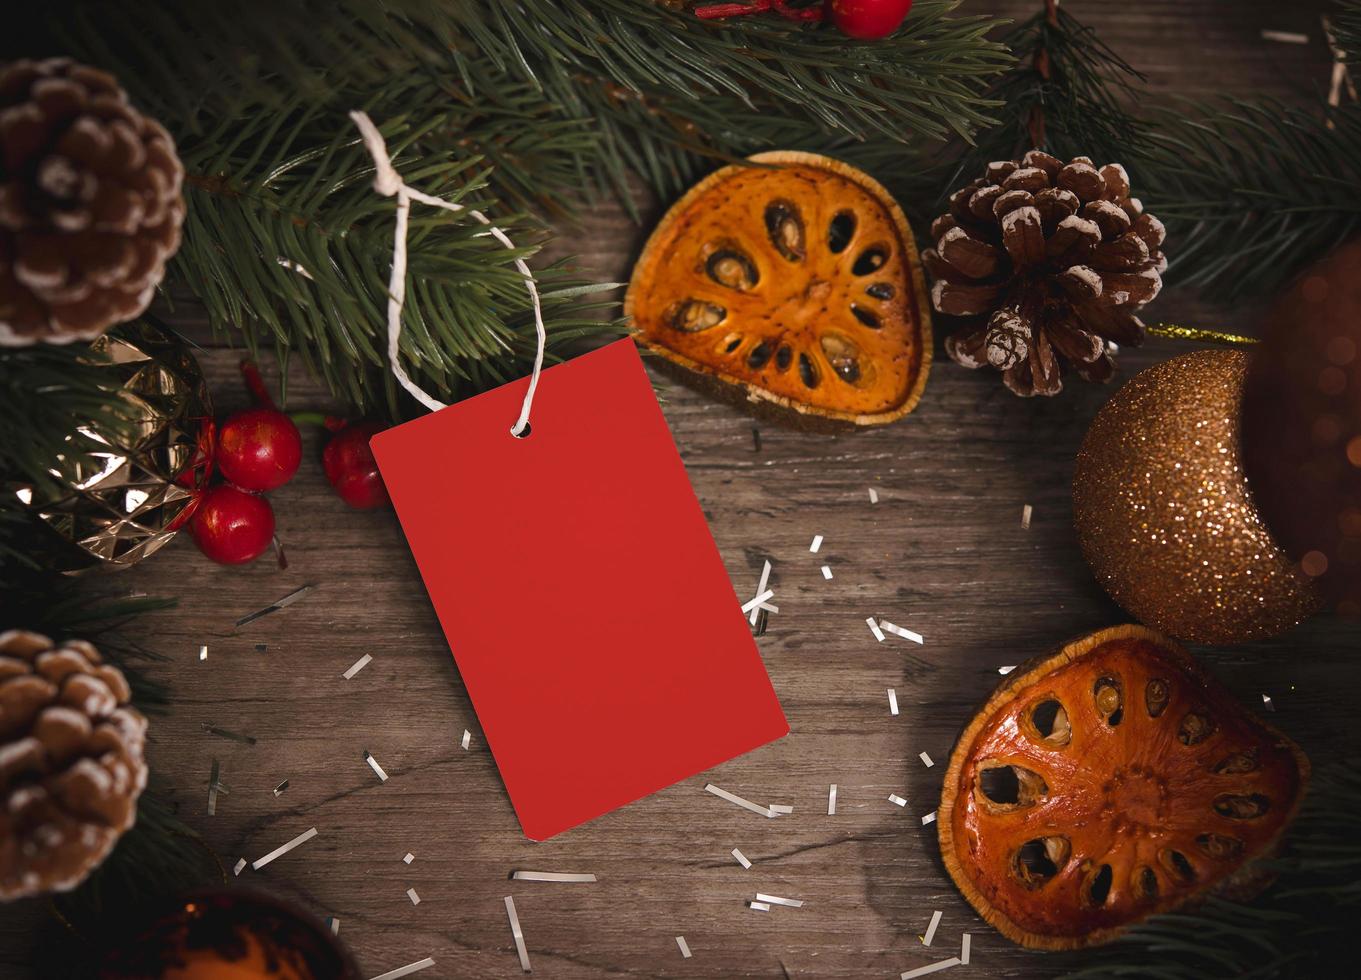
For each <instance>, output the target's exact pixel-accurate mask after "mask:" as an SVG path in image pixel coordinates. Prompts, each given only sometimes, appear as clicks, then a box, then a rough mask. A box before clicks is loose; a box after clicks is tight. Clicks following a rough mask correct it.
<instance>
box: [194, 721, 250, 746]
mask: <svg viewBox="0 0 1361 980" xmlns="http://www.w3.org/2000/svg"><path fill="white" fill-rule="evenodd" d="M199 727H200V728H202V729H203V730H204V731H205V732H207V733H208V734H209V735H216V736H217V737H218V738H226V739H230V740H231V741H233V742H240V743H241V744H243V745H254V744H255V741H256V739H255V736H254V735H242V734H240V733H238V732H233V731H229V730H228V729H226V728H218V727H217V726H216V725H212V724H209V723H208V722H206V721H205V722H200V724H199Z"/></svg>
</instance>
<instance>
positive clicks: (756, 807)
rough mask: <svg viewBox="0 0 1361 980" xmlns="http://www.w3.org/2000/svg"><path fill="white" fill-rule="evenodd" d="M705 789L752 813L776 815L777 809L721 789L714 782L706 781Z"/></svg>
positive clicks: (766, 815)
mask: <svg viewBox="0 0 1361 980" xmlns="http://www.w3.org/2000/svg"><path fill="white" fill-rule="evenodd" d="M704 790H705V792H708V793H713V794H714V796H717V797H718V798H719V799H720V800H727V801H728V802H729V803H734V804H736V805H737V806H740V807H741V808H742V809H744V810H750V811H751V812H752V813H759V814H760V815H761V816H763V817H773V816H775V811H774V810H772V809H770V807H765V806H761V804H759V803H753V802H751V800H744V799H742V797H740V796H738V795H737V794H736V793H729V792H728V791H727V790H726V789H721V788H719V787H718V786H715V785H714V784H713V783H705V784H704Z"/></svg>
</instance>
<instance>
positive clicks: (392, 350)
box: [350, 110, 548, 436]
mask: <svg viewBox="0 0 1361 980" xmlns="http://www.w3.org/2000/svg"><path fill="white" fill-rule="evenodd" d="M350 118H351V119H353V120H354V124H355V125H356V126H358V127H359V133H360V135H361V136H363V138H364V146H365V147H366V148H367V149H368V151H369V155H370V156H372V157H373V165H374V168H375V172H374V175H373V189H374V190H376V191H377V192H378V193H379V194H382V195H383V196H384V197H393V196H396V198H397V230H396V232H395V233H394V234H393V239H392V275H391V277H390V278H389V279H388V363H389V364H390V365H391V366H392V373H393V375H395V376H396V378H397V382H398V383H399V384H400V385H401V386H402V387H403V388H405V389H406V390H407V391H408V392H410V393H411V396H412V397H413V398H415V399H416V400H417V401H418V402H420V403H421V404H422V405H424V406H425V407H426V408H428V409H430V410H431V411H432V412H433V411H437V410H439V409H441V408H444V407H445V404H444V402H442V401H439V400H438V399H436V398H432V397H431V396H430V395H429V394H428V393H427V392H425V391H424V390H423V389H422V388H421V387H420V386H419V385H418V384H416V382H414V381H412V380H411V378H410V376H409V375H408V374H407V373H406V369H405V368H403V367H402V362H401V358H400V356H399V354H398V350H397V342H398V340H399V339H400V338H401V335H402V307H403V305H405V303H406V229H407V225H408V223H409V219H410V216H411V202H412V201H420V202H421V203H422V204H429V205H430V206H431V207H436V208H443V209H444V210H446V211H467V212H468V213H469V214H471V215H472V216H473V217H474V218H476V219H477V220H478V221H480V222H482V223H483V224H484V225H486V226H487V234H489V235H491V236H492V237H493V238H495V239H496V240H497V241H498V242H500V243H501V244H502V245H504V246H505V247H506V248H509V249H513V248H515V245H514V243H513V242H511V240H510V239H509V238H507V237H506V233H505V232H503V231H502V230H501V229H500V228H497V227H496V226H495V225H493V224H492V223H491V222H490V221H489V220H487V216H486V215H485V214H483V213H482V212H481V211H478V210H477V209H476V208H465V207H464V206H463V205H462V204H455V203H453V202H452V201H443V200H440V199H439V198H438V197H431V196H430V195H429V194H422V193H421V192H420V191H418V190H416V189H415V188H413V187H408V186H407V185H406V184H404V183H403V182H402V178H401V175H400V174H398V173H397V170H396V168H395V167H393V165H392V158H391V157H389V156H388V150H387V144H386V143H385V142H384V141H383V135H382V133H380V132H378V127H377V126H375V125H374V124H373V120H372V119H370V118H369V117H368V114H367V113H365V112H362V111H360V110H355V111H353V112H351V113H350ZM515 268H516V269H517V270H519V273H520V275H522V276H524V278H525V288H526V289H528V290H529V298H530V300H531V302H532V303H533V304H534V328H535V330H536V331H537V332H538V335H539V346H538V350H537V351H536V352H535V354H534V373H533V374H531V375H530V377H529V390H528V391H526V392H525V400H524V404H523V405H522V406H521V407H520V418H519V419H518V420H517V421H516V423H515V424H514V425H512V426H511V427H510V432H511V435H515V436H518V435H520V434H521V433H522V432H524V430H525V426H527V425H528V424H529V409H530V406H531V405H533V404H534V392H535V391H536V390H537V389H538V387H539V372H540V371H541V370H542V369H543V351H544V345H545V344H546V343H547V339H548V333H547V331H546V330H545V329H544V325H543V308H542V307H541V306H540V304H539V289H538V286H537V285H536V284H535V282H534V274H533V273H532V272H530V271H529V266H528V265H526V264H525V261H524V259H516V260H515ZM498 339H499V338H498Z"/></svg>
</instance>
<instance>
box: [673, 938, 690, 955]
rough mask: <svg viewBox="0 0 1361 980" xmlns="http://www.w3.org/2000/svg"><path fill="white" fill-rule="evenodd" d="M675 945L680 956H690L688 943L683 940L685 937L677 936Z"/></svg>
mask: <svg viewBox="0 0 1361 980" xmlns="http://www.w3.org/2000/svg"><path fill="white" fill-rule="evenodd" d="M676 945H677V946H679V947H680V951H681V957H682V958H684V959H687V960H688V959H689V958H690V944H689V943H687V942H686V941H685V937H684V936H677V937H676Z"/></svg>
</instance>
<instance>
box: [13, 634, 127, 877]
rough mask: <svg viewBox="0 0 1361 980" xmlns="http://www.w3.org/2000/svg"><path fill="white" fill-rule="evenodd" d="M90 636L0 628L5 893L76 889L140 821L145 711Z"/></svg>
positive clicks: (120, 672) (118, 671) (121, 675)
mask: <svg viewBox="0 0 1361 980" xmlns="http://www.w3.org/2000/svg"><path fill="white" fill-rule="evenodd" d="M131 696H132V691H131V689H130V688H129V687H128V682H127V679H126V678H125V677H124V676H123V672H122V671H120V670H119V669H118V668H117V667H115V666H113V665H112V664H108V663H105V662H104V659H103V657H101V656H100V654H99V651H98V650H96V649H95V648H94V647H93V646H92V645H91V644H89V643H87V642H85V641H84V640H70V641H68V642H66V643H63V644H56V643H53V642H52V641H51V640H50V639H48V638H47V637H45V636H42V635H41V634H38V633H28V632H24V631H22V630H9V631H7V632H3V633H0V901H8V900H12V899H16V898H23V897H26V896H30V895H40V894H43V893H45V892H54V891H69V890H70V889H72V888H74V887H76V886H77V885H78V884H80V883H81V882H82V881H84V880H85V877H86V876H87V875H88V874H89V873H90V872H91V871H92V870H94V868H95V867H97V866H98V865H99V863H100V862H101V861H103V860H104V858H105V857H107V856H108V854H109V852H110V851H111V850H113V846H114V844H116V843H117V842H118V839H119V838H120V837H122V836H123V833H124V832H125V831H127V830H128V829H129V828H130V827H132V825H133V824H134V823H135V822H136V820H137V798H138V797H139V796H140V795H141V793H142V790H143V789H144V788H145V787H146V781H147V766H146V761H145V759H144V758H143V747H144V743H145V741H146V719H145V718H143V717H142V716H141V715H140V714H139V713H138V712H137V711H136V710H134V709H133V708H131V707H129V705H128V701H129V699H130V698H131Z"/></svg>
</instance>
